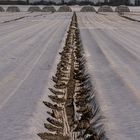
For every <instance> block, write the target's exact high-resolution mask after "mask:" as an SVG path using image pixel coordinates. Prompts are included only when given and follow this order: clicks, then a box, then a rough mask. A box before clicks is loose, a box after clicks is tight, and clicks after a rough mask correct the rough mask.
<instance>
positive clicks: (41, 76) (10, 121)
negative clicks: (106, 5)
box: [0, 6, 140, 140]
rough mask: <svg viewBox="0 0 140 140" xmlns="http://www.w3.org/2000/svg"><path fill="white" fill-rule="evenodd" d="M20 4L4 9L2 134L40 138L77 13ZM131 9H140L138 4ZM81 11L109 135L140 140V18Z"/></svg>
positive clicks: (5, 138) (0, 30) (10, 138)
mask: <svg viewBox="0 0 140 140" xmlns="http://www.w3.org/2000/svg"><path fill="white" fill-rule="evenodd" d="M6 7H7V6H5V7H4V8H6ZM20 9H23V12H20V13H0V140H40V138H39V137H38V136H37V135H36V134H37V133H38V132H41V131H45V130H44V127H43V124H44V122H45V120H46V115H47V114H46V107H45V106H44V105H43V104H42V100H43V99H45V100H46V99H47V95H48V90H47V88H48V85H49V84H50V80H51V75H52V74H53V73H54V72H55V70H56V64H57V62H58V61H59V56H58V52H59V51H60V50H61V49H62V47H63V43H64V40H65V36H66V33H67V29H68V26H69V24H70V21H71V17H72V13H53V14H51V13H28V12H25V11H26V10H25V9H28V8H27V7H24V6H21V7H20ZM72 9H75V10H76V11H78V10H79V7H77V6H75V7H72ZM131 10H132V11H133V12H134V13H137V14H138V13H139V12H140V8H137V7H134V8H132V9H131ZM138 15H139V14H138ZM77 16H78V23H79V28H80V33H81V39H82V43H83V47H84V50H85V55H86V59H87V64H88V69H89V73H90V75H91V79H92V81H94V82H95V83H93V84H96V90H97V93H98V100H99V103H100V107H101V110H102V113H103V115H104V116H105V130H106V132H107V136H108V137H109V138H110V139H111V140H139V138H140V133H139V132H140V95H139V91H140V86H139V85H140V76H139V75H140V45H139V44H140V23H138V22H134V21H130V20H127V19H125V18H122V17H120V16H119V15H118V14H116V13H105V14H96V13H80V12H77ZM20 17H24V18H22V19H20V20H15V21H14V19H17V18H20ZM134 18H136V19H139V16H136V17H134ZM10 20H13V21H10ZM5 21H10V22H6V23H3V22H5Z"/></svg>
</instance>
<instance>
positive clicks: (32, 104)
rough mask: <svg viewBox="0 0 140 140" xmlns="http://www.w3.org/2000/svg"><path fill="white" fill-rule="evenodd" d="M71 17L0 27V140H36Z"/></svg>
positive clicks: (43, 18)
mask: <svg viewBox="0 0 140 140" xmlns="http://www.w3.org/2000/svg"><path fill="white" fill-rule="evenodd" d="M71 16H72V13H56V14H51V15H49V16H48V15H46V16H45V15H44V16H38V17H34V18H33V19H32V18H31V19H30V18H28V19H26V18H25V19H22V22H21V21H15V22H11V23H6V24H2V25H1V26H0V140H40V138H39V137H38V136H37V133H39V132H44V131H45V128H44V125H43V123H44V122H45V121H46V118H47V113H46V111H47V107H45V105H43V103H42V100H48V97H47V95H48V94H49V93H48V92H47V90H46V89H47V85H48V82H49V81H50V80H51V79H50V77H51V75H52V73H54V72H53V71H54V69H55V68H54V67H55V65H56V61H57V58H58V57H57V55H58V51H59V49H60V48H61V47H62V43H63V38H64V35H65V34H66V31H67V28H68V25H69V23H70V19H71Z"/></svg>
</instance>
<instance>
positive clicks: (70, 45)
mask: <svg viewBox="0 0 140 140" xmlns="http://www.w3.org/2000/svg"><path fill="white" fill-rule="evenodd" d="M59 54H60V55H61V59H60V62H59V63H58V65H57V72H56V74H55V75H54V76H52V80H53V82H54V86H53V87H51V88H49V90H50V93H51V94H50V95H49V98H50V99H51V102H47V101H43V103H44V105H45V106H46V107H47V108H49V110H50V111H48V112H47V113H48V114H49V116H50V117H48V118H47V121H46V122H45V123H44V127H45V128H46V132H42V133H39V134H38V136H39V137H40V138H41V139H42V140H105V139H106V138H105V132H104V129H103V123H102V119H103V117H102V116H101V113H100V108H99V105H98V102H97V101H96V91H95V88H94V86H93V85H92V84H91V81H90V77H89V75H88V73H87V69H86V59H85V57H84V51H83V47H82V41H81V40H80V32H79V29H78V23H77V16H76V13H74V14H73V17H72V21H71V24H70V27H69V30H68V34H67V38H66V41H65V46H64V48H63V51H62V52H60V53H59Z"/></svg>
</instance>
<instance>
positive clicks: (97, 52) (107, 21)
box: [78, 13, 140, 140]
mask: <svg viewBox="0 0 140 140" xmlns="http://www.w3.org/2000/svg"><path fill="white" fill-rule="evenodd" d="M78 21H79V26H80V31H81V37H82V43H83V46H84V49H85V55H86V57H87V61H88V67H89V72H90V74H91V78H92V80H93V81H95V83H93V84H95V87H96V90H97V93H98V94H97V96H98V100H99V103H100V106H101V109H102V112H103V115H104V116H105V118H106V119H105V130H106V132H107V135H108V137H109V139H111V140H139V138H140V133H139V132H140V117H139V116H140V94H139V93H140V92H139V91H140V86H139V85H140V77H139V75H140V24H139V23H137V22H132V21H129V20H127V19H124V18H122V17H119V16H118V15H117V14H116V15H115V14H106V15H101V14H100V15H97V14H92V13H88V14H87V13H85V14H83V13H79V14H78Z"/></svg>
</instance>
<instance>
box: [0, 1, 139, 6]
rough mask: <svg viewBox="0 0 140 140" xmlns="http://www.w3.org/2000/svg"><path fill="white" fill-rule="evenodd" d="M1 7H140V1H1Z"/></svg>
mask: <svg viewBox="0 0 140 140" xmlns="http://www.w3.org/2000/svg"><path fill="white" fill-rule="evenodd" d="M0 4H1V5H28V4H33V5H65V4H66V5H76V4H77V5H93V6H101V5H110V6H118V5H129V6H132V5H135V6H140V0H135V3H134V4H133V3H131V2H130V0H104V2H100V1H98V2H96V3H94V2H92V1H90V0H85V1H76V0H71V1H69V2H65V0H61V2H60V3H56V2H54V1H51V0H50V1H45V0H40V1H36V2H32V3H31V2H30V0H26V1H21V0H20V1H19V0H15V1H10V0H7V1H6V0H5V1H0Z"/></svg>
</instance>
